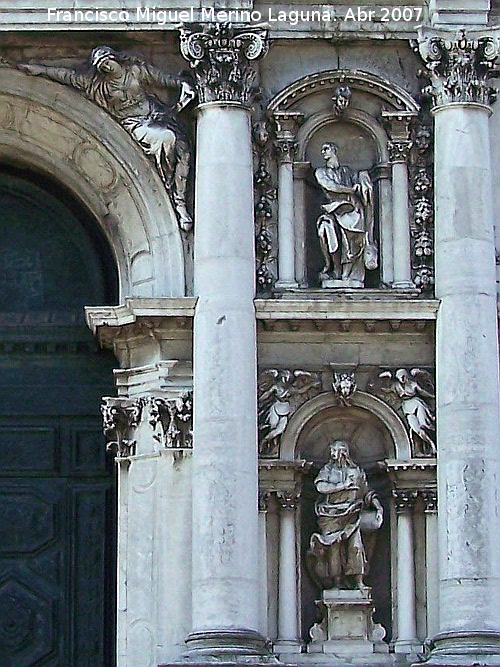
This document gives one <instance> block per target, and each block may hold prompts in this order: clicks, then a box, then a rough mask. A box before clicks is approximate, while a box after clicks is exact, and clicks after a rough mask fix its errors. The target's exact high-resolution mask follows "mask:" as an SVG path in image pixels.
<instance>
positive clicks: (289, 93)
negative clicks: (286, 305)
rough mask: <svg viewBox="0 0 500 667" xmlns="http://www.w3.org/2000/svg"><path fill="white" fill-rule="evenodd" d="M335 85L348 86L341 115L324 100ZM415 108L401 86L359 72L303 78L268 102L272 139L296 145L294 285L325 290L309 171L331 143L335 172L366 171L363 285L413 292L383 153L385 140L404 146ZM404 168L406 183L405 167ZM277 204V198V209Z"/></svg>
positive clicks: (402, 224) (403, 218) (401, 214)
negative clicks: (370, 189)
mask: <svg viewBox="0 0 500 667" xmlns="http://www.w3.org/2000/svg"><path fill="white" fill-rule="evenodd" d="M340 86H342V87H345V86H348V87H349V88H350V90H351V93H352V96H351V98H350V102H349V105H348V106H347V107H346V108H344V109H342V110H338V109H336V108H335V105H334V103H333V101H332V97H333V96H334V93H335V90H336V89H337V88H338V87H340ZM419 110H420V108H419V105H418V104H417V103H416V102H415V100H414V99H413V98H412V97H411V95H410V94H409V93H407V92H406V91H405V90H403V89H402V88H401V87H399V86H397V85H396V84H393V83H392V82H390V81H387V80H385V79H382V78H381V77H378V76H375V75H373V74H370V73H369V72H363V71H360V70H328V71H323V72H317V73H315V74H311V75H308V76H306V77H304V78H302V79H299V80H298V81H296V82H294V83H292V84H291V85H289V86H287V88H285V90H283V91H281V92H280V93H278V94H277V95H276V96H275V97H274V98H273V99H272V100H271V102H270V103H269V105H268V108H267V113H268V115H269V117H270V118H273V119H274V121H275V124H276V128H277V133H278V134H277V138H278V141H280V133H281V134H282V135H283V136H282V137H281V138H283V137H285V135H286V139H287V140H288V141H289V140H290V139H291V137H292V136H293V135H294V138H295V140H296V144H297V152H296V157H295V163H296V168H295V169H294V179H295V183H294V185H295V192H294V205H295V220H294V230H295V232H294V233H295V235H296V244H295V274H296V275H295V278H296V281H297V282H298V283H299V284H300V285H301V286H304V287H309V288H316V287H319V286H322V287H332V285H331V284H328V283H329V282H330V281H328V280H326V281H325V280H324V274H323V275H321V274H322V267H323V266H324V264H325V260H324V257H323V256H322V252H321V247H320V242H319V240H318V233H317V229H316V221H317V219H318V217H319V215H320V214H321V213H322V209H321V206H322V205H323V204H324V203H325V201H326V200H325V193H324V192H322V190H321V188H320V187H319V186H318V185H317V183H316V179H315V176H314V170H315V169H317V168H318V167H323V166H324V165H325V163H324V159H323V157H322V155H321V146H322V144H323V143H324V142H334V143H335V144H336V145H338V147H339V162H340V166H342V167H348V168H349V169H350V170H351V171H353V172H354V175H355V177H356V174H357V173H358V172H359V171H361V170H367V171H368V172H369V174H370V177H371V180H372V182H373V186H374V202H373V203H374V206H373V220H374V223H373V241H374V242H375V244H376V245H377V246H378V266H377V267H376V268H373V267H370V270H367V272H366V275H365V277H364V279H363V280H364V287H368V288H379V287H381V286H386V285H394V286H395V287H398V288H401V289H412V288H413V284H412V282H411V280H410V274H411V257H410V244H409V241H408V242H407V239H408V237H409V233H410V231H409V218H408V210H409V207H408V202H406V204H404V203H403V204H400V203H399V202H400V198H399V199H398V197H397V196H395V194H394V192H393V189H392V180H391V177H392V171H393V169H394V163H392V164H391V162H390V156H389V149H390V146H391V142H396V143H397V142H402V144H401V145H409V138H410V137H409V131H410V129H409V128H410V121H411V119H412V118H414V117H416V116H417V115H418V112H419ZM283 128H285V129H283ZM405 142H406V143H405ZM404 169H405V176H404V178H406V180H407V179H408V174H407V168H406V165H405V168H404ZM280 173H281V172H280ZM398 173H399V172H398ZM279 205H280V202H279V200H278V211H279ZM370 232H371V226H370ZM278 236H279V235H278ZM395 236H397V238H398V239H399V238H404V249H403V250H404V252H403V256H401V252H402V251H401V249H400V248H399V249H398V252H399V253H400V255H399V256H398V258H397V259H398V261H396V259H395V257H394V253H395V243H394V240H393V239H394V237H395ZM287 247H288V246H287ZM285 250H286V248H283V247H280V242H279V238H278V256H279V255H280V253H281V252H285ZM334 282H336V281H334ZM346 282H348V281H346ZM325 283H326V284H325ZM355 286H356V287H359V285H355ZM333 287H339V285H334V286H333ZM340 287H342V285H340Z"/></svg>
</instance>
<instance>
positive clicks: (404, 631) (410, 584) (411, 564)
mask: <svg viewBox="0 0 500 667" xmlns="http://www.w3.org/2000/svg"><path fill="white" fill-rule="evenodd" d="M393 495H394V497H395V504H396V514H397V548H398V552H397V587H398V608H397V609H398V611H397V628H398V630H397V639H396V642H395V651H396V653H411V652H412V650H414V649H415V646H416V645H417V644H418V641H417V621H416V614H415V556H414V546H413V498H412V497H411V495H410V494H409V493H406V492H403V491H394V493H393Z"/></svg>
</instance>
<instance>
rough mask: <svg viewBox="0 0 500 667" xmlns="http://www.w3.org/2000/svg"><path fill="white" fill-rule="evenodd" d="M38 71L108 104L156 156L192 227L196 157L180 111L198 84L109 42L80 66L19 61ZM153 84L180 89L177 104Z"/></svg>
mask: <svg viewBox="0 0 500 667" xmlns="http://www.w3.org/2000/svg"><path fill="white" fill-rule="evenodd" d="M18 67H19V69H21V70H22V71H24V72H26V73H27V74H31V75H33V76H44V77H46V78H47V79H51V80H53V81H57V82H58V83H62V84H66V85H70V86H73V88H76V89H77V90H79V91H80V92H82V93H83V94H84V95H85V96H86V97H87V98H89V99H90V100H92V101H93V102H94V103H95V104H97V105H99V106H100V107H102V108H103V109H105V110H106V111H107V112H108V113H109V114H110V115H111V116H113V118H115V119H116V120H117V121H118V122H119V123H120V125H121V126H122V127H123V128H125V130H126V131H127V132H128V133H129V134H130V135H131V136H132V137H133V138H134V140H135V141H136V142H137V143H138V144H139V145H140V146H141V148H142V149H143V151H144V152H145V153H146V154H147V155H151V156H153V157H154V160H155V163H156V167H157V169H158V172H159V174H160V176H161V178H162V180H163V182H164V183H165V186H166V188H167V190H168V192H169V194H170V195H171V197H172V200H173V204H174V207H175V210H176V213H177V216H178V220H179V225H180V226H181V228H182V229H184V230H186V231H187V230H189V229H191V227H192V218H191V216H190V215H189V213H188V210H187V207H186V189H187V179H188V175H189V166H190V161H191V148H190V145H189V141H188V138H187V134H186V132H185V130H184V129H183V127H182V125H181V123H180V121H179V120H178V118H177V114H178V113H179V112H180V111H181V110H182V109H183V108H184V107H185V106H186V105H187V104H189V102H191V100H192V99H193V98H194V97H195V91H194V88H193V87H192V86H191V84H190V83H189V82H188V81H186V80H185V79H184V78H183V77H180V76H172V75H170V74H165V73H164V72H162V71H160V70H159V69H157V68H156V67H153V66H152V65H149V64H148V63H146V62H144V61H142V60H140V59H139V58H136V57H135V56H131V55H128V54H125V53H120V52H118V51H115V50H114V49H112V48H111V47H109V46H98V47H96V48H94V49H93V50H92V52H91V54H90V67H89V68H87V69H86V70H84V71H81V72H80V71H78V70H74V69H70V68H67V67H51V66H48V65H40V64H19V65H18ZM154 88H170V89H175V90H178V91H179V98H178V101H177V103H176V104H175V105H174V106H170V105H167V104H165V103H164V102H162V101H160V100H159V99H158V98H157V97H156V96H155V95H154V93H153V90H154Z"/></svg>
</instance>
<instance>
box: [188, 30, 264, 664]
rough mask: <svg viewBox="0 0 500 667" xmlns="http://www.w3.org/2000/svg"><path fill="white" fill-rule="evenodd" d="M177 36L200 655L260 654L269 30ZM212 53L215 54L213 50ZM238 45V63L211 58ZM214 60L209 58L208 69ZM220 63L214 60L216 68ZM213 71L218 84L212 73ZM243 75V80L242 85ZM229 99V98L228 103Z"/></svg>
mask: <svg viewBox="0 0 500 667" xmlns="http://www.w3.org/2000/svg"><path fill="white" fill-rule="evenodd" d="M212 30H213V34H212V36H211V43H210V47H207V42H206V32H204V33H196V32H194V33H193V32H190V31H189V30H187V29H186V30H182V31H181V52H182V54H183V55H184V56H185V57H186V58H187V59H188V60H190V61H191V64H192V66H193V73H194V75H195V80H196V84H197V91H198V96H199V102H200V104H199V106H198V117H197V142H196V146H197V154H196V182H195V241H194V243H195V260H194V293H195V296H197V297H198V300H197V305H196V311H195V317H194V339H193V358H194V455H193V549H192V554H193V555H192V563H193V581H192V605H193V616H192V623H193V629H192V632H191V633H190V634H189V635H188V637H187V639H186V643H187V646H188V653H189V654H190V655H191V656H193V659H199V660H200V659H206V658H208V656H210V657H213V656H221V657H222V656H226V657H228V656H231V659H233V658H236V657H237V656H247V657H249V656H256V657H257V656H260V655H263V654H266V653H267V647H266V644H265V640H264V638H263V637H262V635H261V634H260V633H259V632H258V628H259V607H260V596H259V591H260V588H261V587H260V573H259V557H258V555H259V525H258V504H257V494H258V474H257V414H256V405H257V385H256V325H255V313H254V306H253V299H254V294H255V251H254V244H255V238H254V235H255V232H254V223H253V168H252V146H251V125H250V109H249V108H248V106H246V104H245V103H246V102H250V101H251V96H252V91H251V89H249V88H246V85H245V82H247V81H251V80H253V77H252V76H251V72H250V71H249V70H250V68H251V67H252V65H251V63H250V61H249V60H248V59H247V56H246V54H247V53H252V57H253V58H255V57H256V56H258V55H259V53H260V54H261V55H263V54H264V53H265V41H264V36H265V35H264V33H263V32H262V31H255V32H252V31H248V30H246V31H245V30H242V29H236V28H232V27H231V26H230V25H224V26H222V27H221V28H220V30H217V31H215V29H214V28H212ZM208 48H210V60H209V56H208ZM227 49H231V50H233V51H234V55H235V61H237V62H238V67H239V69H240V72H239V74H240V75H241V78H240V79H238V82H237V83H234V72H233V69H234V63H231V64H230V65H229V64H227V59H226V58H221V59H217V58H216V59H215V60H213V54H214V52H217V51H218V50H220V51H221V53H226V52H227ZM208 62H210V63H211V65H210V66H209V64H208ZM214 63H215V64H214ZM210 67H217V68H218V74H219V81H220V82H221V85H220V88H219V87H217V85H216V84H214V83H213V79H212V77H211V76H208V75H207V71H208V69H209V68H210ZM241 82H243V83H241ZM228 98H232V99H228Z"/></svg>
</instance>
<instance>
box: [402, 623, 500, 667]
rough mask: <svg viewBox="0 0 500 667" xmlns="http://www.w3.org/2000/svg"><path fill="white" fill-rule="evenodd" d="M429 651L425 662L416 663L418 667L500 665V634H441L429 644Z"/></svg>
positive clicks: (472, 632) (478, 632)
mask: <svg viewBox="0 0 500 667" xmlns="http://www.w3.org/2000/svg"><path fill="white" fill-rule="evenodd" d="M430 649H431V650H430V653H429V655H428V657H427V659H426V660H425V662H423V663H422V662H418V663H417V664H418V666H419V667H432V666H433V665H435V666H436V667H471V666H472V665H481V667H483V666H484V667H487V666H489V665H500V632H489V631H481V630H478V631H476V632H474V631H471V632H441V633H439V634H438V635H436V636H435V637H434V639H432V641H431V642H430ZM412 667H417V665H413V666H412Z"/></svg>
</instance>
